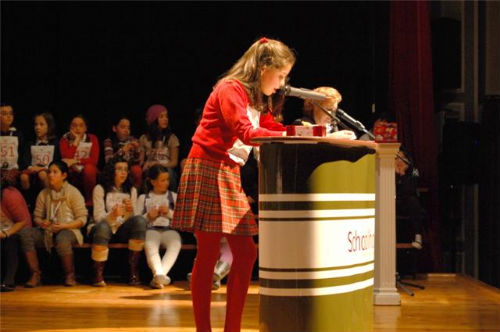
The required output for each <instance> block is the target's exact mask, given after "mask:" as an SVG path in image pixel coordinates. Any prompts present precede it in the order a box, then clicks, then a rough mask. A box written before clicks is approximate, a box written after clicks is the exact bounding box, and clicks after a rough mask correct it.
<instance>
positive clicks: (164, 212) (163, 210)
mask: <svg viewBox="0 0 500 332" xmlns="http://www.w3.org/2000/svg"><path fill="white" fill-rule="evenodd" d="M169 210H170V209H169V208H168V205H162V206H160V209H159V212H160V214H161V215H162V216H166V215H167V214H168V211H169Z"/></svg>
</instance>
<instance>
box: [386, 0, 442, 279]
mask: <svg viewBox="0 0 500 332" xmlns="http://www.w3.org/2000/svg"><path fill="white" fill-rule="evenodd" d="M432 82H433V75H432V53H431V29H430V13H429V3H428V1H391V2H390V28H389V107H390V109H391V110H392V113H393V114H394V115H395V116H396V121H397V123H398V137H399V141H400V142H401V143H402V144H403V146H404V147H406V149H407V150H409V151H410V152H411V154H412V155H413V158H414V161H415V164H416V167H417V168H418V170H419V171H420V186H424V187H426V188H428V189H429V191H428V193H426V194H425V195H427V196H428V204H426V206H425V208H426V210H427V213H428V214H429V218H426V220H425V224H424V234H423V236H424V244H425V245H427V246H426V247H424V252H423V254H424V257H425V256H427V257H426V258H428V259H425V260H423V262H428V263H430V264H429V266H426V267H425V268H426V269H427V270H428V271H429V270H433V271H439V270H440V269H441V263H440V262H441V252H440V251H441V250H440V237H439V201H438V181H437V173H438V170H437V153H438V149H437V140H436V135H435V130H434V100H433V98H434V97H433V85H432Z"/></svg>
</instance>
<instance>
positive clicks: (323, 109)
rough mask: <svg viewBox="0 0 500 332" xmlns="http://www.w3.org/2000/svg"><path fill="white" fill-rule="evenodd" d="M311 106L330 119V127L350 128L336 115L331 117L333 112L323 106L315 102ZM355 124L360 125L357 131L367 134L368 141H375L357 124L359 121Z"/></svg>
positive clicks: (371, 135)
mask: <svg viewBox="0 0 500 332" xmlns="http://www.w3.org/2000/svg"><path fill="white" fill-rule="evenodd" d="M311 104H313V105H314V106H317V107H318V108H319V109H320V110H321V111H322V112H323V113H325V114H327V115H328V116H329V117H330V119H331V123H332V127H336V125H337V124H340V126H341V127H342V128H343V129H350V127H349V126H347V125H346V124H345V123H344V122H342V121H341V120H340V119H339V118H338V117H337V116H336V115H333V114H332V113H333V112H329V111H328V110H327V109H326V108H324V107H323V106H321V105H320V104H318V103H317V102H315V101H311ZM337 110H338V109H337ZM357 122H358V123H359V124H360V126H361V128H359V127H356V129H358V130H359V131H362V132H363V133H365V134H367V135H368V136H369V137H370V139H375V136H373V134H372V133H370V132H369V131H367V130H366V129H365V127H364V126H363V124H362V123H361V122H359V121H357Z"/></svg>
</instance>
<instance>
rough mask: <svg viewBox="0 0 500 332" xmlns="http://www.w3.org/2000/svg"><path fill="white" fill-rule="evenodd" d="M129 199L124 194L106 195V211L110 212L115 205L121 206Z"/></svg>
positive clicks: (128, 196)
mask: <svg viewBox="0 0 500 332" xmlns="http://www.w3.org/2000/svg"><path fill="white" fill-rule="evenodd" d="M126 198H130V195H129V194H126V193H109V194H108V195H106V211H107V212H111V211H112V210H113V208H114V207H115V206H116V205H123V200H124V199H126Z"/></svg>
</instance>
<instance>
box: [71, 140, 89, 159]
mask: <svg viewBox="0 0 500 332" xmlns="http://www.w3.org/2000/svg"><path fill="white" fill-rule="evenodd" d="M90 149H92V142H80V144H78V147H77V148H76V152H75V159H76V160H81V159H86V158H88V157H90Z"/></svg>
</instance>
